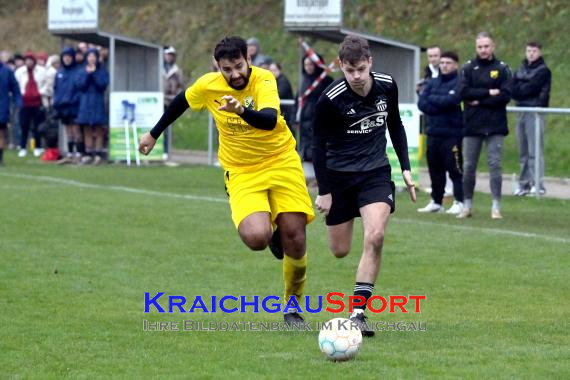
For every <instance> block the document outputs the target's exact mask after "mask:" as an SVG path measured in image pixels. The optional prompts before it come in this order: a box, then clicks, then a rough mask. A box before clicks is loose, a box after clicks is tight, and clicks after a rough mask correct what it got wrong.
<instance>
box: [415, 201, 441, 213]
mask: <svg viewBox="0 0 570 380" xmlns="http://www.w3.org/2000/svg"><path fill="white" fill-rule="evenodd" d="M418 212H443V207H442V206H441V205H440V204H437V203H435V202H434V201H430V202H429V203H428V204H427V206H426V207H423V208H419V209H418Z"/></svg>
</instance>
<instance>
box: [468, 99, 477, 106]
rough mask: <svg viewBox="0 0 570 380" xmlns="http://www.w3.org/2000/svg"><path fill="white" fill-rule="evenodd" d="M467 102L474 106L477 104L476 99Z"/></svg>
mask: <svg viewBox="0 0 570 380" xmlns="http://www.w3.org/2000/svg"><path fill="white" fill-rule="evenodd" d="M467 104H469V105H470V106H473V107H476V106H478V105H479V101H478V100H472V101H470V102H468V103H467Z"/></svg>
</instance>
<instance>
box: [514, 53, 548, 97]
mask: <svg viewBox="0 0 570 380" xmlns="http://www.w3.org/2000/svg"><path fill="white" fill-rule="evenodd" d="M551 80H552V74H551V72H550V69H549V68H548V67H547V66H546V63H545V62H544V59H543V58H542V57H540V58H538V59H537V60H536V61H534V62H533V63H530V64H529V63H528V60H527V59H525V60H524V61H523V62H522V65H521V67H519V69H518V70H517V71H516V72H515V75H513V99H514V100H516V103H517V106H520V107H548V103H549V100H550V83H551Z"/></svg>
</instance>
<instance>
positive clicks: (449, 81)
mask: <svg viewBox="0 0 570 380" xmlns="http://www.w3.org/2000/svg"><path fill="white" fill-rule="evenodd" d="M458 61H459V58H458V57H457V54H456V53H455V52H452V51H446V52H444V53H443V54H442V55H441V59H440V63H439V66H440V75H439V76H438V77H437V78H435V79H433V80H431V81H430V82H429V83H428V84H427V86H426V87H425V89H424V90H423V91H422V92H421V93H420V99H419V102H418V107H419V109H420V110H421V111H422V112H423V113H424V114H426V117H427V135H428V140H427V163H428V168H429V176H430V179H431V199H432V200H431V202H430V203H429V204H428V205H427V206H425V207H423V208H420V209H418V211H419V212H443V211H444V209H443V206H442V201H443V194H444V189H445V172H446V171H448V172H449V176H450V177H451V180H452V181H453V192H454V197H455V201H454V202H453V206H451V207H450V208H449V210H447V213H448V214H459V213H460V212H461V211H462V210H463V167H462V166H463V164H462V162H463V158H462V154H461V139H462V137H463V115H462V112H461V98H460V97H459V94H458V93H457V85H458V75H457V62H458Z"/></svg>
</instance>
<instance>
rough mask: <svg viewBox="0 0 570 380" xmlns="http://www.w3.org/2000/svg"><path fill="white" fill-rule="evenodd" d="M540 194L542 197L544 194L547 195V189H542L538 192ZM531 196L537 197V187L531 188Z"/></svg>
mask: <svg viewBox="0 0 570 380" xmlns="http://www.w3.org/2000/svg"><path fill="white" fill-rule="evenodd" d="M538 193H539V194H540V195H544V194H546V189H545V188H541V189H540V190H539V191H538ZM529 195H536V186H533V187H531V188H530V192H529Z"/></svg>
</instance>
